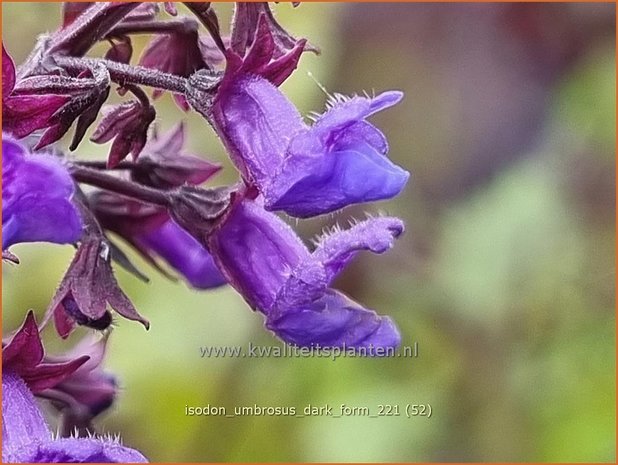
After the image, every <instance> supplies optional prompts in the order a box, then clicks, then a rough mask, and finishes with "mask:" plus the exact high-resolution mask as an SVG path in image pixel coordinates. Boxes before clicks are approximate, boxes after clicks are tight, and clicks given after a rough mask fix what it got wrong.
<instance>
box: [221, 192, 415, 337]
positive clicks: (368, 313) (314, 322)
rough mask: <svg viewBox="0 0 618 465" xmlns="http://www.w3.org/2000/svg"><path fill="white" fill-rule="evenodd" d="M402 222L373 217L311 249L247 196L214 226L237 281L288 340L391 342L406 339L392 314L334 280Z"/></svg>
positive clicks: (384, 246)
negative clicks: (355, 297) (356, 297)
mask: <svg viewBox="0 0 618 465" xmlns="http://www.w3.org/2000/svg"><path fill="white" fill-rule="evenodd" d="M403 229H404V226H403V223H402V222H401V221H400V220H399V219H397V218H388V217H383V218H371V219H368V220H366V221H363V222H360V223H357V224H355V225H354V226H352V227H351V228H350V229H348V230H346V231H340V230H336V231H335V232H333V233H332V234H330V235H327V236H325V237H324V238H322V240H321V241H320V242H319V244H318V245H317V248H316V249H315V250H314V251H313V252H310V251H309V250H308V249H307V247H306V246H305V245H304V244H303V242H302V241H301V240H300V238H299V237H298V236H297V235H296V233H295V232H294V231H293V230H292V228H290V227H289V226H288V225H287V224H286V223H285V222H284V221H283V220H281V219H280V218H278V217H277V216H276V215H275V214H274V213H271V212H268V211H266V210H264V208H262V206H261V205H260V204H259V203H258V202H256V201H252V200H247V199H243V200H241V201H237V202H236V203H235V205H234V206H233V207H232V209H231V211H230V212H229V213H228V214H227V216H226V217H225V219H224V220H223V221H222V223H221V224H220V225H219V226H218V227H217V228H216V229H215V231H214V232H213V234H212V235H211V236H210V240H209V246H210V250H211V252H212V253H213V256H214V257H215V259H216V260H217V263H218V264H219V267H220V268H221V269H222V270H223V271H224V274H225V275H226V277H227V278H228V281H229V282H230V284H231V285H232V286H234V288H235V289H236V290H237V291H238V292H239V293H240V294H241V295H242V296H243V297H244V298H245V300H246V301H247V303H248V304H249V305H251V307H252V308H253V309H254V310H257V311H259V312H261V313H262V314H264V316H265V317H266V327H267V328H268V329H270V330H271V331H273V332H274V333H275V334H276V335H277V336H278V337H280V338H281V339H283V340H284V341H285V342H288V343H291V344H294V345H297V346H311V345H316V344H319V345H320V346H322V347H349V348H360V347H365V348H369V349H371V348H372V347H373V348H376V347H381V348H385V347H396V346H398V345H399V343H400V335H399V331H398V330H397V327H396V326H395V324H394V323H393V321H392V320H391V319H390V318H389V317H386V316H379V315H377V314H376V313H375V312H374V311H373V310H370V309H366V308H364V307H362V306H361V305H360V304H358V303H356V302H354V301H352V300H351V299H349V298H348V297H346V296H345V295H344V294H342V293H341V292H339V291H337V290H334V289H332V288H331V287H330V283H331V282H332V280H333V279H334V278H335V276H337V275H338V274H339V273H340V272H341V270H343V269H344V268H345V266H346V264H347V263H348V262H349V261H350V260H351V259H352V258H353V257H354V256H355V255H356V253H357V252H358V251H361V250H369V251H371V252H374V253H383V252H385V251H387V250H388V249H390V248H391V247H392V245H393V243H394V240H395V239H396V238H397V237H398V236H399V235H400V234H402V232H403Z"/></svg>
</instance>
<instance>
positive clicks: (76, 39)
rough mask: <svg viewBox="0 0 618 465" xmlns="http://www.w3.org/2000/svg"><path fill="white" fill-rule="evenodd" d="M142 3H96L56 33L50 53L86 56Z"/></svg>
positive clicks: (51, 41) (53, 36)
mask: <svg viewBox="0 0 618 465" xmlns="http://www.w3.org/2000/svg"><path fill="white" fill-rule="evenodd" d="M140 3H141V2H123V3H120V2H102V3H94V4H93V5H92V6H91V7H90V8H88V9H87V10H86V11H85V12H84V13H82V14H81V15H79V16H78V17H77V18H76V19H75V21H73V23H71V24H70V25H69V26H67V27H65V28H61V29H59V30H57V31H56V32H54V34H53V35H52V36H51V40H50V48H49V53H50V54H63V55H73V56H82V55H84V54H85V53H86V52H87V51H88V50H89V49H90V48H91V47H92V46H93V45H94V44H96V43H97V42H98V41H99V40H101V39H103V38H104V37H105V36H106V35H107V33H108V32H109V31H110V30H111V29H113V28H114V27H115V26H116V24H118V23H119V22H120V21H122V20H123V19H124V17H125V16H127V15H128V14H129V13H130V12H131V11H132V10H133V9H134V8H136V7H138V6H139V5H140Z"/></svg>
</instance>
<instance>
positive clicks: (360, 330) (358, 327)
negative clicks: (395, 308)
mask: <svg viewBox="0 0 618 465" xmlns="http://www.w3.org/2000/svg"><path fill="white" fill-rule="evenodd" d="M266 326H267V327H268V328H269V329H270V330H271V331H273V332H274V333H275V334H277V336H279V337H280V338H281V339H283V340H284V341H286V342H288V343H290V344H294V345H297V346H301V347H310V346H312V345H313V346H315V345H317V344H319V345H320V346H322V347H348V348H360V347H365V348H377V347H381V348H388V347H393V348H395V347H397V346H398V345H399V344H400V342H401V336H400V335H399V331H398V330H397V327H396V326H395V325H394V323H393V322H392V320H391V319H390V318H389V317H386V316H379V315H377V314H376V313H375V312H374V311H373V310H368V309H365V308H363V307H361V306H360V305H359V304H357V303H356V302H354V301H352V300H350V299H349V298H347V297H346V296H345V295H343V294H342V293H340V292H337V291H334V290H332V289H328V290H327V291H326V292H325V293H324V294H323V296H322V297H321V298H320V299H317V300H316V301H314V302H312V303H310V304H307V305H304V306H300V307H298V308H294V309H289V308H288V309H281V311H280V312H273V314H272V316H270V317H269V318H268V319H267V323H266Z"/></svg>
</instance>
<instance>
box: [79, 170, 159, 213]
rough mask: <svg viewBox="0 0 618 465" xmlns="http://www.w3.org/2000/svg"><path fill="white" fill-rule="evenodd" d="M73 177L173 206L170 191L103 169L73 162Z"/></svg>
mask: <svg viewBox="0 0 618 465" xmlns="http://www.w3.org/2000/svg"><path fill="white" fill-rule="evenodd" d="M68 168H69V171H70V172H71V175H72V176H73V179H75V181H77V182H81V183H84V184H88V185H90V186H95V187H100V188H101V189H105V190H108V191H112V192H115V193H117V194H120V195H124V196H126V197H130V198H133V199H137V200H141V201H143V202H146V203H151V204H154V205H160V206H162V207H166V208H167V207H170V206H171V197H170V195H169V194H168V193H166V192H162V191H159V190H157V189H153V188H151V187H146V186H143V185H141V184H137V183H135V182H132V181H127V180H125V179H120V178H117V177H115V176H113V175H111V174H107V173H104V172H102V171H99V170H96V169H91V168H87V167H85V166H80V165H75V164H71V165H69V166H68Z"/></svg>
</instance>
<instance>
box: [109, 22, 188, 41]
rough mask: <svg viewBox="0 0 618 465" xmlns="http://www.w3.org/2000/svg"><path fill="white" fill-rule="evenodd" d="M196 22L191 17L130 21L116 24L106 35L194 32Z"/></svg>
mask: <svg viewBox="0 0 618 465" xmlns="http://www.w3.org/2000/svg"><path fill="white" fill-rule="evenodd" d="M197 28H198V22H197V21H195V20H194V19H193V18H178V19H171V20H167V21H161V20H152V21H130V22H125V23H120V24H117V25H116V26H115V27H114V28H113V29H112V30H111V31H109V33H108V34H107V36H106V37H108V38H109V37H117V36H123V35H127V34H153V33H155V34H156V33H162V32H163V33H170V32H195V31H197Z"/></svg>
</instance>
